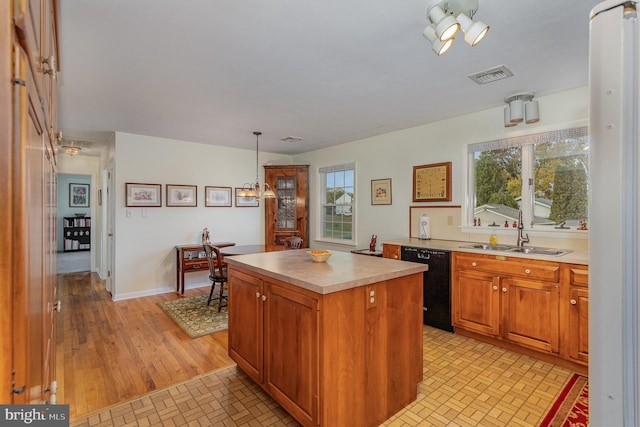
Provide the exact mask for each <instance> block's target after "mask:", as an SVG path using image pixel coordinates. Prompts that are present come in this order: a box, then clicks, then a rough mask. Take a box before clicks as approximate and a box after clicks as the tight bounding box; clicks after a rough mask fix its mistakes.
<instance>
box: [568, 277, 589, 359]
mask: <svg viewBox="0 0 640 427" xmlns="http://www.w3.org/2000/svg"><path fill="white" fill-rule="evenodd" d="M569 275H570V279H569V280H570V287H569V301H568V304H566V307H567V308H568V318H569V331H570V332H571V333H570V334H569V335H568V345H569V350H568V354H569V357H570V358H571V360H573V361H575V362H577V363H580V364H584V365H586V364H588V363H589V288H588V285H589V271H588V269H587V268H586V267H584V266H578V265H573V266H571V267H570V269H569Z"/></svg>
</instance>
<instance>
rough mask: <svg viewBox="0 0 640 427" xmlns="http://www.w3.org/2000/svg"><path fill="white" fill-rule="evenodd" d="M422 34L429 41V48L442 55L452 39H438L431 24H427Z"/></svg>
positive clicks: (451, 42)
mask: <svg viewBox="0 0 640 427" xmlns="http://www.w3.org/2000/svg"><path fill="white" fill-rule="evenodd" d="M422 35H423V36H425V38H426V39H427V40H429V41H430V42H431V48H432V49H433V51H434V52H435V53H436V54H437V55H438V56H440V55H443V54H444V53H445V52H446V51H448V50H449V48H450V47H451V45H452V44H453V40H454V39H449V40H445V41H440V40H439V39H438V37H437V36H436V30H435V28H433V25H428V26H427V28H425V29H424V31H423V32H422Z"/></svg>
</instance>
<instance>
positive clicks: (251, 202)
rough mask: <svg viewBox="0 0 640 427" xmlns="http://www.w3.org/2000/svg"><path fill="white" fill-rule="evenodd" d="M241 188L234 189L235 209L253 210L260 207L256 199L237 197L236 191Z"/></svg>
mask: <svg viewBox="0 0 640 427" xmlns="http://www.w3.org/2000/svg"><path fill="white" fill-rule="evenodd" d="M240 190H242V188H238V187H236V207H237V208H255V207H257V206H260V199H258V198H257V197H242V196H238V191H240Z"/></svg>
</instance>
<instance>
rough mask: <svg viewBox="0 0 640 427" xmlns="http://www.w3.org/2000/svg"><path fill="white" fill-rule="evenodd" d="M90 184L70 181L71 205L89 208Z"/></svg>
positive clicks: (72, 206) (71, 206)
mask: <svg viewBox="0 0 640 427" xmlns="http://www.w3.org/2000/svg"><path fill="white" fill-rule="evenodd" d="M89 188H90V184H71V183H69V207H70V208H88V207H89Z"/></svg>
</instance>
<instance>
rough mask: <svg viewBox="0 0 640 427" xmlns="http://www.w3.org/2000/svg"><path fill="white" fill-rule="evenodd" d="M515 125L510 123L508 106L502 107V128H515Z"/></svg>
mask: <svg viewBox="0 0 640 427" xmlns="http://www.w3.org/2000/svg"><path fill="white" fill-rule="evenodd" d="M515 125H516V123H513V122H511V112H510V111H509V106H508V105H507V106H506V107H504V127H506V128H510V127H513V126H515Z"/></svg>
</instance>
